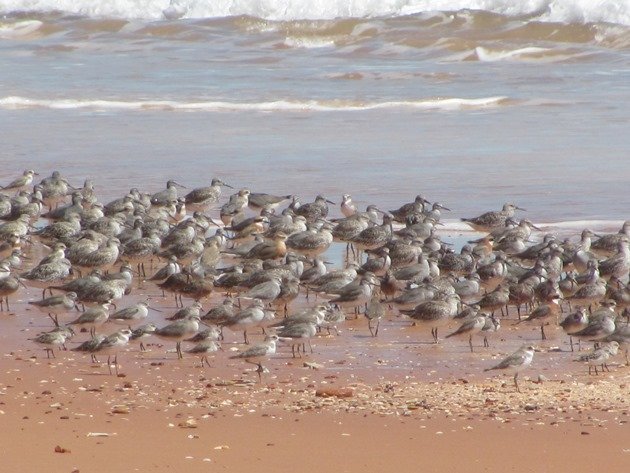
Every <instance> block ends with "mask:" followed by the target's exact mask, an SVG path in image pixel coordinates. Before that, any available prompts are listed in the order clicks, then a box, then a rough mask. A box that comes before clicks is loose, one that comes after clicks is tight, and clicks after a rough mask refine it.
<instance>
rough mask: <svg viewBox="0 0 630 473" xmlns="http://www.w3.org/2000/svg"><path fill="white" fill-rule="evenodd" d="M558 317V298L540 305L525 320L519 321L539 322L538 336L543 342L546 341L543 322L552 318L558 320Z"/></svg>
mask: <svg viewBox="0 0 630 473" xmlns="http://www.w3.org/2000/svg"><path fill="white" fill-rule="evenodd" d="M559 315H560V305H559V304H558V298H556V299H553V300H551V302H548V303H546V304H541V305H539V306H538V307H536V308H535V309H534V310H533V311H532V312H531V313H530V314H529V315H528V316H527V318H525V319H522V320H519V321H518V322H517V323H521V322H533V321H535V322H540V335H541V337H542V339H543V340H547V336H546V335H545V322H547V321H548V320H549V319H552V318H556V319H557V318H558V316H559Z"/></svg>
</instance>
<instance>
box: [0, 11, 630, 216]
mask: <svg viewBox="0 0 630 473" xmlns="http://www.w3.org/2000/svg"><path fill="white" fill-rule="evenodd" d="M596 3H598V5H594V4H593V5H591V4H589V5H584V2H578V1H565V2H559V1H557V2H529V3H526V4H523V5H521V6H520V7H519V8H520V9H517V8H516V7H514V6H511V4H510V2H503V1H498V0H497V1H495V2H483V4H484V5H485V8H487V11H483V10H461V11H454V12H453V11H439V10H441V9H442V8H443V7H444V2H439V1H433V2H419V1H415V2H414V1H409V2H402V3H401V2H382V3H381V2H379V6H377V7H375V6H374V5H373V4H372V3H371V2H355V3H353V6H354V8H355V10H354V12H350V11H346V10H344V8H347V6H344V5H345V2H341V3H337V2H335V1H332V0H330V1H323V2H317V3H314V4H311V3H309V6H308V7H307V6H304V5H302V6H301V7H300V6H299V5H301V4H300V3H299V2H296V3H295V4H291V5H290V6H289V7H288V8H287V9H282V8H281V7H280V3H274V2H260V1H255V0H251V1H246V2H229V1H228V2H218V3H215V2H212V4H206V2H197V1H192V0H191V1H182V2H177V3H173V4H172V5H170V7H169V4H168V2H164V1H161V2H160V1H153V0H151V1H145V2H131V1H122V2H116V3H115V4H110V2H61V3H60V2H47V1H43V0H41V1H37V2H24V1H20V0H14V1H8V2H3V4H2V5H0V13H1V14H4V17H3V19H1V20H0V38H2V39H1V40H0V71H1V72H0V85H1V89H0V122H1V123H2V128H3V133H2V135H3V146H2V148H1V150H0V161H1V162H2V164H3V166H2V167H1V169H0V177H1V178H2V180H7V179H9V178H11V177H13V176H14V175H16V174H18V173H20V172H21V171H22V170H23V169H24V168H27V167H29V168H34V169H36V170H38V171H40V172H41V173H43V174H45V173H49V172H50V171H52V170H53V169H59V170H62V171H63V173H64V174H66V175H68V176H69V177H70V178H71V180H73V181H74V182H76V183H79V182H77V181H80V180H82V179H83V178H84V177H86V176H89V177H93V178H97V183H98V184H99V193H100V195H103V196H104V198H113V197H114V196H117V195H120V193H122V192H124V191H126V190H128V188H129V187H130V186H132V185H137V186H138V187H141V188H143V189H147V190H157V189H159V188H161V187H162V186H163V185H164V184H163V183H164V182H166V180H167V179H168V178H171V177H175V178H177V179H178V180H180V181H182V182H183V183H184V184H186V185H188V186H190V187H197V186H201V185H206V184H207V183H208V182H209V181H210V179H211V178H212V177H213V176H220V177H222V178H223V179H224V180H225V181H226V182H229V183H231V184H232V185H234V186H236V187H239V186H249V187H251V188H252V190H254V191H264V192H276V193H295V194H299V195H300V197H302V199H303V200H304V201H306V200H309V199H311V198H312V197H313V196H314V195H315V194H317V193H320V192H321V193H324V194H326V195H327V196H329V197H331V198H333V199H339V196H340V195H341V194H342V193H346V192H347V193H351V194H352V195H353V197H354V200H355V201H357V202H358V203H360V204H361V205H365V204H368V203H372V202H374V203H377V204H379V205H382V206H384V207H388V206H389V207H391V206H396V205H399V204H400V203H401V202H406V201H410V200H411V199H413V197H414V196H415V195H416V194H417V193H419V192H421V193H423V194H425V195H426V196H427V197H428V198H429V199H430V200H438V201H441V202H443V203H444V204H446V205H447V206H449V207H451V208H452V209H453V212H452V214H451V215H449V216H448V217H449V218H453V219H457V218H458V217H462V216H471V215H475V214H478V213H480V212H481V211H484V210H488V209H492V208H498V207H500V206H501V205H502V204H503V202H506V201H514V202H516V203H517V204H518V205H519V206H522V207H525V208H527V209H528V210H529V212H530V214H529V216H530V218H532V219H534V220H536V221H573V220H584V219H604V220H623V219H625V218H627V199H625V193H626V187H627V186H626V183H627V181H628V178H630V165H629V164H628V159H627V157H628V155H629V154H630V138H629V137H628V133H627V130H628V129H629V123H630V113H628V103H629V100H628V99H629V98H630V27H629V26H628V25H630V20H629V17H630V14H629V11H630V2H596ZM401 5H402V6H401ZM479 5H480V3H479V2H474V1H469V2H466V1H460V2H455V3H453V2H449V7H450V8H479ZM51 6H53V7H55V8H57V11H51V10H50V8H51ZM29 8H30V9H31V11H27V12H25V11H24V10H26V9H29ZM169 8H170V10H169ZM59 10H62V11H59ZM63 10H65V11H63ZM164 11H166V13H164ZM228 11H229V12H230V14H227V13H226V12H228ZM169 12H170V13H169ZM173 12H175V13H173ZM238 15H249V16H238ZM176 16H177V17H180V18H175V17H176ZM166 17H168V18H171V19H166Z"/></svg>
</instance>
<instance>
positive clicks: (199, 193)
mask: <svg viewBox="0 0 630 473" xmlns="http://www.w3.org/2000/svg"><path fill="white" fill-rule="evenodd" d="M221 186H225V187H229V188H230V189H232V186H230V185H228V184H226V183H225V182H223V181H222V180H221V179H217V178H214V179H212V182H211V183H210V186H208V187H198V188H196V189H193V190H191V191H190V192H189V193H188V194H186V196H185V197H184V199H185V202H186V205H188V206H193V207H194V206H196V207H198V208H204V207H207V206H209V205H211V204H214V203H216V202H218V201H219V198H220V197H221ZM191 208H192V207H191Z"/></svg>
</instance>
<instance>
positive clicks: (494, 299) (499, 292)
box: [477, 284, 510, 315]
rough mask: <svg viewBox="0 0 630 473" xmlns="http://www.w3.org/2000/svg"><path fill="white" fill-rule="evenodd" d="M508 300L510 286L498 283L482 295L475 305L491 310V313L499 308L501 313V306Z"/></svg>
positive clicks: (507, 302)
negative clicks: (490, 290)
mask: <svg viewBox="0 0 630 473" xmlns="http://www.w3.org/2000/svg"><path fill="white" fill-rule="evenodd" d="M509 302H510V288H509V286H505V285H502V284H499V285H498V286H497V287H496V288H495V290H494V291H492V292H489V293H488V294H486V295H485V296H483V297H482V298H481V299H480V300H479V301H478V302H477V305H478V306H479V307H480V308H481V309H484V310H488V311H491V312H492V313H493V314H494V312H495V311H496V310H499V309H500V310H501V314H502V315H503V308H504V307H507V305H508V304H509Z"/></svg>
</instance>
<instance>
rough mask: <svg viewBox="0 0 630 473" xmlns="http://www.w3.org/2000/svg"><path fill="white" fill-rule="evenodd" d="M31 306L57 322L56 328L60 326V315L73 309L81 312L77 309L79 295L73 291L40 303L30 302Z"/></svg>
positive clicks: (48, 298)
mask: <svg viewBox="0 0 630 473" xmlns="http://www.w3.org/2000/svg"><path fill="white" fill-rule="evenodd" d="M29 304H30V305H33V306H35V307H37V308H38V309H39V310H40V311H41V312H43V313H45V314H48V317H50V318H51V319H52V320H53V322H55V326H58V325H59V321H58V315H59V314H61V313H64V312H68V311H70V310H72V309H77V310H79V309H78V307H77V293H76V292H72V291H71V292H67V293H66V294H62V295H58V296H50V297H47V298H45V299H42V300H40V301H29ZM53 314H54V317H53Z"/></svg>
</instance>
